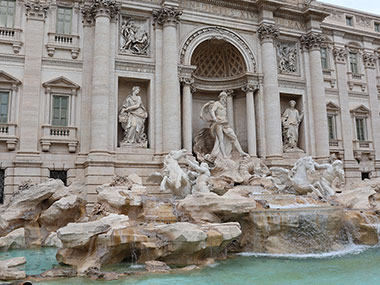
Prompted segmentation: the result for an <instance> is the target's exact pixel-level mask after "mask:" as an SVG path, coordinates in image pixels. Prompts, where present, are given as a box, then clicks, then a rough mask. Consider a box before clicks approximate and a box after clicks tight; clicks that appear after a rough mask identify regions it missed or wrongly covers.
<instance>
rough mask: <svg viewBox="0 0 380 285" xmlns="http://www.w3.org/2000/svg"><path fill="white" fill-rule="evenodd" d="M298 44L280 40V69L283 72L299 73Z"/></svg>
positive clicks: (278, 49) (278, 54)
mask: <svg viewBox="0 0 380 285" xmlns="http://www.w3.org/2000/svg"><path fill="white" fill-rule="evenodd" d="M297 53H298V52H297V44H296V43H288V42H279V43H278V44H277V62H278V71H279V73H282V74H289V73H290V74H291V73H297V69H298V58H297Z"/></svg>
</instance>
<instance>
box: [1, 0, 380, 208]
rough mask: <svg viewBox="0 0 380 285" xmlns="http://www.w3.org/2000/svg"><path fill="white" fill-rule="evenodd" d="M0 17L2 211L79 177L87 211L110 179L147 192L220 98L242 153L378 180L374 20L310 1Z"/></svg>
mask: <svg viewBox="0 0 380 285" xmlns="http://www.w3.org/2000/svg"><path fill="white" fill-rule="evenodd" d="M0 6H1V7H0V105H1V106H0V182H1V185H0V191H1V192H0V202H3V201H6V200H8V199H9V198H10V197H11V195H12V193H13V192H14V191H17V189H18V188H19V186H20V185H21V184H22V183H24V181H26V180H31V181H32V182H40V181H42V180H44V179H45V178H48V177H54V178H57V177H58V178H61V179H62V180H64V181H65V182H67V183H70V182H72V181H73V180H74V179H76V178H81V179H82V180H83V182H84V183H85V184H86V185H87V191H88V199H89V200H90V201H94V199H95V196H96V191H95V187H96V186H97V185H100V184H103V183H108V182H110V180H111V177H112V176H114V175H126V174H129V173H137V174H139V175H140V176H141V177H142V178H143V180H144V181H145V179H146V177H147V176H148V175H149V174H150V173H152V172H154V171H157V170H158V169H160V168H161V166H162V158H163V155H165V154H167V153H168V152H169V151H171V150H178V149H181V148H185V149H187V151H188V152H189V153H191V150H192V149H193V145H194V140H196V137H197V134H198V133H199V132H200V131H201V130H202V128H204V127H205V126H207V123H206V122H205V121H203V120H202V119H201V118H200V113H201V109H202V106H204V104H205V103H207V102H208V101H210V100H217V98H218V94H219V93H220V92H221V91H222V90H223V91H226V93H227V94H228V97H227V104H226V105H227V116H228V122H229V124H230V125H231V126H232V127H233V129H234V131H235V133H236V135H237V137H238V140H239V142H240V144H241V146H242V148H243V150H244V151H245V152H247V153H249V155H251V156H257V157H260V158H263V159H265V162H266V163H267V164H268V165H283V166H286V165H290V164H291V163H293V162H294V161H295V159H297V158H299V157H301V156H304V155H311V156H313V157H314V158H315V159H317V160H320V161H324V160H327V159H329V157H331V156H332V155H333V156H336V157H337V158H339V159H342V160H343V162H344V168H345V171H346V179H347V180H348V181H352V180H356V179H362V178H366V177H379V176H380V117H379V94H378V93H379V89H380V81H379V78H380V77H379V55H380V16H376V15H372V14H366V13H362V12H359V11H355V10H350V9H345V8H342V7H335V6H332V5H328V4H324V3H321V2H318V1H306V0H235V1H225V0H120V1H112V0H89V1H78V0H73V1H70V0H62V1H59V0H51V1H40V2H39V1H30V0H1V1H0ZM135 86H138V87H139V88H137V87H135ZM134 87H135V88H134ZM132 93H133V94H132ZM290 101H294V102H293V103H291V105H293V106H294V105H295V109H297V110H298V112H296V113H297V123H296V125H297V126H296V127H294V132H296V134H293V138H294V136H295V135H296V140H295V144H296V147H295V148H294V147H293V148H292V149H291V150H289V149H287V148H286V147H285V146H286V143H285V141H284V138H286V135H284V116H285V115H284V114H288V111H286V110H287V108H288V103H289V102H290ZM136 104H137V105H138V107H137V109H136V107H133V106H134V105H136ZM134 108H135V109H134ZM132 109H134V110H135V111H133V110H132ZM136 110H137V111H136ZM285 111H286V112H285ZM131 112H132V113H133V112H135V113H134V117H133V118H132V119H133V120H131V117H129V116H130V114H131ZM130 128H134V133H133V136H131V135H130V133H129V134H128V130H130ZM297 128H298V129H297ZM293 143H294V142H293Z"/></svg>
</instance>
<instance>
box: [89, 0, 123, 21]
mask: <svg viewBox="0 0 380 285" xmlns="http://www.w3.org/2000/svg"><path fill="white" fill-rule="evenodd" d="M119 13H120V4H118V3H117V2H116V1H115V0H94V1H93V2H92V3H91V4H84V5H83V6H82V16H83V24H84V25H92V24H93V23H94V21H95V19H96V18H97V17H108V18H110V19H114V18H117V16H118V15H119Z"/></svg>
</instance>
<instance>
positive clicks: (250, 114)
mask: <svg viewBox="0 0 380 285" xmlns="http://www.w3.org/2000/svg"><path fill="white" fill-rule="evenodd" d="M257 89H258V87H257V86H255V85H252V84H247V86H245V87H243V88H242V90H243V91H244V92H245V94H246V108H247V140H248V154H249V155H250V156H256V155H257V152H256V121H255V101H254V97H253V96H254V92H255V90H257Z"/></svg>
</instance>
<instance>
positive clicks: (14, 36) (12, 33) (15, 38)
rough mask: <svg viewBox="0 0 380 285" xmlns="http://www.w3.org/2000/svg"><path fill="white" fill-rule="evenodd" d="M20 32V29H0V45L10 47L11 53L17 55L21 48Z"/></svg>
mask: <svg viewBox="0 0 380 285" xmlns="http://www.w3.org/2000/svg"><path fill="white" fill-rule="evenodd" d="M21 32H22V30H21V29H15V28H5V27H0V43H2V44H10V45H12V47H13V52H14V53H16V54H17V53H19V52H20V49H21V46H22V42H21Z"/></svg>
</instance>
